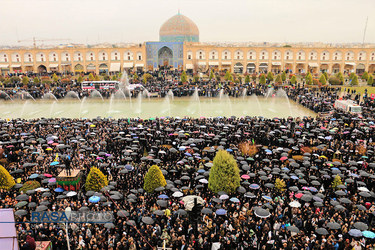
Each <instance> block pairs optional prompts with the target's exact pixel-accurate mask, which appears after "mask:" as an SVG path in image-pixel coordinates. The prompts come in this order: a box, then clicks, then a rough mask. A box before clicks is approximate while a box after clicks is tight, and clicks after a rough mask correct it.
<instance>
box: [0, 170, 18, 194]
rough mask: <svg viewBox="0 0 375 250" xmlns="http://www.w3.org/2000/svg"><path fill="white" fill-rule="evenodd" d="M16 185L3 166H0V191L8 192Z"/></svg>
mask: <svg viewBox="0 0 375 250" xmlns="http://www.w3.org/2000/svg"><path fill="white" fill-rule="evenodd" d="M15 184H16V183H15V182H14V179H13V177H12V176H11V175H10V174H9V172H8V170H6V169H5V168H4V167H3V166H1V165H0V189H5V190H9V189H11V188H12V187H13V186H14V185H15Z"/></svg>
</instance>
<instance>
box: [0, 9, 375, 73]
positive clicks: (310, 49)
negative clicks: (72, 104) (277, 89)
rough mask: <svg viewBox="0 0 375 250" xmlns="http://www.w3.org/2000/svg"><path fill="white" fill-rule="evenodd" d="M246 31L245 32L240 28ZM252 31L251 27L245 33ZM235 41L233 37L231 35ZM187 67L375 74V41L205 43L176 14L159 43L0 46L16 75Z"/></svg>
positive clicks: (3, 61)
mask: <svg viewBox="0 0 375 250" xmlns="http://www.w3.org/2000/svg"><path fill="white" fill-rule="evenodd" d="M239 32H243V31H239ZM245 32H249V34H250V32H251V31H250V30H248V31H245ZM228 39H229V40H230V37H228ZM157 69H172V70H185V71H186V72H187V73H189V74H196V73H208V72H210V71H211V70H213V71H215V72H221V73H224V72H225V71H230V72H233V73H237V74H244V73H248V74H253V73H256V74H259V73H267V72H270V71H271V72H273V73H274V74H280V73H281V72H282V71H286V72H289V73H296V74H304V73H307V72H311V73H312V74H314V76H318V74H320V73H321V72H328V73H337V72H342V73H345V74H349V73H352V72H354V73H357V74H359V75H361V74H363V72H365V71H367V72H369V73H375V46H374V44H353V43H351V44H326V43H313V42H311V43H293V44H291V43H268V42H263V43H255V42H243V43H204V42H200V39H199V29H198V26H197V25H196V24H195V23H194V22H193V21H192V20H191V19H190V18H188V17H186V16H184V15H182V14H181V13H177V15H174V16H172V17H171V18H169V19H168V20H167V21H166V22H164V23H163V24H162V25H161V27H160V30H159V41H153V42H141V43H137V44H119V45H116V46H114V45H111V44H97V45H77V44H75V45H74V44H73V45H61V46H40V47H39V46H36V45H35V44H34V47H19V46H14V47H0V75H9V74H11V73H25V72H27V73H42V74H44V73H54V72H60V73H74V74H80V73H82V72H85V73H96V74H101V73H108V74H117V73H119V72H122V71H124V70H126V71H128V72H132V71H152V70H157Z"/></svg>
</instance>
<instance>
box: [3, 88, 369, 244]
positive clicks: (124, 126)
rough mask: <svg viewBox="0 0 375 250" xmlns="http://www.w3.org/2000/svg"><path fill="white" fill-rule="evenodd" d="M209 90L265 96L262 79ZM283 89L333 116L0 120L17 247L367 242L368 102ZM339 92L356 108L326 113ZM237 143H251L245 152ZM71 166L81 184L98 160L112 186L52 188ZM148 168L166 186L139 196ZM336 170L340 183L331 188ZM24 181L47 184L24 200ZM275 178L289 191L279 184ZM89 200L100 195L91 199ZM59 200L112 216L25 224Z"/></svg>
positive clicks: (60, 205)
mask: <svg viewBox="0 0 375 250" xmlns="http://www.w3.org/2000/svg"><path fill="white" fill-rule="evenodd" d="M206 86H207V88H200V95H202V96H215V95H217V94H213V93H217V92H218V91H217V90H220V89H225V91H226V92H225V93H227V94H229V95H231V96H236V95H237V93H238V94H239V95H241V94H242V93H243V92H244V91H243V89H246V90H247V91H246V92H245V93H246V94H247V95H250V94H253V93H255V94H260V95H267V93H268V87H266V86H262V87H252V86H251V85H249V86H246V85H241V86H240V85H238V86H236V85H234V86H229V85H225V84H222V85H220V83H215V84H212V85H210V84H208V85H206ZM145 87H146V88H150V89H152V88H154V89H153V90H155V91H159V92H160V93H165V92H168V91H169V90H172V91H173V92H174V95H175V96H180V95H181V96H184V95H185V94H186V95H191V94H192V91H194V89H193V88H189V85H187V86H182V87H178V86H177V87H176V86H174V85H172V86H171V85H168V84H166V85H163V86H159V87H158V86H157V85H150V86H147V85H146V86H145ZM236 87H237V89H236ZM167 90H168V91H167ZM285 92H286V94H287V95H288V96H289V98H290V99H292V100H295V101H296V102H298V103H300V104H301V105H304V106H306V107H308V108H310V109H311V110H313V111H315V112H330V113H329V116H327V117H320V116H317V117H316V118H314V117H303V118H291V117H289V118H273V119H270V118H263V117H241V118H236V117H227V118H225V117H224V118H203V117H201V118H199V119H198V118H188V117H186V118H171V117H168V118H156V119H136V118H129V119H128V118H126V119H118V120H115V119H106V118H98V119H92V120H88V119H63V118H56V119H44V118H40V119H34V120H23V119H15V120H9V121H6V120H0V158H1V159H0V161H1V164H3V165H4V166H5V168H6V169H7V170H8V171H9V172H10V174H11V175H12V177H14V179H15V180H17V182H18V184H16V186H15V187H14V188H12V189H10V190H8V191H7V190H0V208H14V211H15V214H16V221H17V222H18V223H16V225H15V226H16V229H17V234H18V240H19V242H20V248H21V249H35V246H36V245H37V242H39V241H51V243H52V246H53V249H67V247H68V243H67V237H66V235H67V234H68V236H69V245H70V248H71V249H116V250H117V249H156V247H166V248H171V249H183V250H185V249H308V250H312V249H335V250H336V249H374V248H375V241H374V237H375V233H374V232H373V231H374V225H375V220H374V216H375V203H374V197H375V194H374V191H375V190H374V189H375V186H374V185H373V181H374V178H375V173H374V170H375V156H374V147H375V123H374V115H373V114H374V110H375V105H374V100H373V99H371V97H370V96H369V95H367V92H366V93H365V94H364V95H362V96H361V95H359V94H357V93H355V92H353V91H349V90H346V89H339V88H323V89H320V90H319V89H308V88H304V86H303V85H301V86H294V87H288V88H285ZM338 98H343V99H349V98H350V99H353V100H355V101H357V102H358V103H360V104H361V105H362V106H363V112H362V114H361V115H360V116H358V115H352V114H349V113H344V112H342V111H337V110H334V109H333V108H332V106H333V104H334V102H335V100H337V99H338ZM241 143H247V144H248V145H252V146H253V148H255V149H256V150H255V151H254V150H253V151H252V153H251V154H250V153H249V152H245V151H243V150H242V148H241V147H240V145H241ZM220 150H225V151H227V152H229V153H230V154H231V155H232V156H233V157H234V159H235V160H236V162H237V165H238V167H239V169H240V175H241V182H240V187H238V188H237V190H236V192H234V193H228V194H226V193H223V192H220V193H214V192H212V191H211V190H210V189H209V188H208V184H207V182H208V180H209V173H210V169H211V167H212V166H213V163H212V162H213V159H214V157H215V155H216V153H217V152H218V151H220ZM53 162H58V163H56V164H51V163H53ZM68 165H69V168H70V169H72V170H79V171H80V172H81V174H82V178H81V183H82V184H84V183H85V180H86V177H87V175H88V173H89V171H90V169H91V168H92V167H94V166H95V167H98V168H99V169H100V170H101V171H102V172H103V173H104V174H105V175H106V176H107V177H108V180H109V186H107V187H106V188H105V189H102V190H100V192H97V193H94V192H90V191H89V190H86V189H85V186H84V185H82V186H81V187H80V188H79V189H78V190H76V194H75V195H73V196H67V195H66V194H67V193H68V191H64V192H63V193H61V192H57V191H56V185H57V184H56V182H55V181H54V180H53V179H54V178H56V176H57V175H58V174H59V173H60V172H61V171H62V170H64V169H66V168H67V166H68ZM152 165H158V166H159V167H160V169H161V170H162V173H163V175H164V177H165V179H166V182H167V185H166V186H165V187H163V188H160V189H158V190H157V191H155V192H154V193H147V192H145V191H144V190H143V184H144V176H145V174H146V173H147V171H148V169H149V168H150V166H152ZM31 176H33V177H32V178H30V177H31ZM337 176H339V177H340V179H341V182H342V183H341V184H340V185H338V186H334V185H333V184H332V183H333V180H334V179H335V178H337ZM30 179H33V180H36V181H38V182H40V184H41V186H42V187H43V188H42V189H38V190H37V191H31V192H27V193H26V194H27V200H24V201H26V203H24V205H22V206H20V205H19V204H20V202H21V201H20V200H19V199H18V198H17V197H19V195H21V194H22V192H20V190H19V188H21V186H22V183H25V182H26V181H28V180H30ZM276 179H279V180H283V181H284V182H285V188H282V189H280V188H278V187H275V183H276ZM93 195H95V196H98V197H100V201H98V202H91V201H89V199H90V197H92V196H93ZM114 195H115V196H114ZM188 195H196V196H198V197H201V198H202V199H203V204H202V205H203V207H202V210H201V211H200V213H199V216H198V224H197V227H195V224H194V222H193V221H192V218H191V216H189V212H188V211H187V208H186V207H185V205H186V204H184V203H183V202H182V201H181V200H182V198H183V197H186V196H188ZM115 197H116V198H115ZM118 198H119V199H118ZM17 204H18V205H17ZM67 207H70V208H71V210H72V211H109V212H113V214H114V217H115V220H114V221H113V223H107V224H95V223H93V224H91V223H87V224H86V223H81V224H79V223H77V224H76V223H71V224H69V227H68V230H67V231H66V228H65V225H64V224H61V223H54V224H47V223H44V224H34V223H27V222H28V221H30V216H31V212H32V211H34V210H37V211H65V209H66V208H67Z"/></svg>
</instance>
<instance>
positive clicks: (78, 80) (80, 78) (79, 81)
mask: <svg viewBox="0 0 375 250" xmlns="http://www.w3.org/2000/svg"><path fill="white" fill-rule="evenodd" d="M82 81H83V78H82V76H81V75H79V76H78V78H77V83H81V82H82Z"/></svg>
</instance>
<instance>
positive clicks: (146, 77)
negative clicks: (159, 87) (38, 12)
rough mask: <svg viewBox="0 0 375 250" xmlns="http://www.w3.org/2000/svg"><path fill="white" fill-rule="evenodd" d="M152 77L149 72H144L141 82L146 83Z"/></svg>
mask: <svg viewBox="0 0 375 250" xmlns="http://www.w3.org/2000/svg"><path fill="white" fill-rule="evenodd" d="M151 79H152V75H150V74H149V73H146V74H144V75H143V82H144V83H146V82H148V81H150V80H151Z"/></svg>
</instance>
